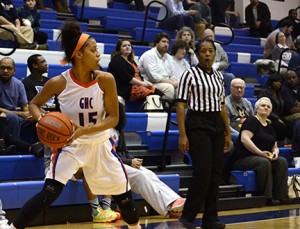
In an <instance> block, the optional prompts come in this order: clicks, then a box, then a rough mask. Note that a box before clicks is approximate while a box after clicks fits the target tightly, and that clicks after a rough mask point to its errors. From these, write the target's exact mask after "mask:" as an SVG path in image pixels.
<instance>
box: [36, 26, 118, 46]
mask: <svg viewBox="0 0 300 229" xmlns="http://www.w3.org/2000/svg"><path fill="white" fill-rule="evenodd" d="M40 31H42V32H45V33H47V34H48V42H49V41H51V40H54V41H55V42H56V40H57V37H58V35H59V33H60V30H59V29H46V28H41V29H40ZM88 34H89V35H91V36H92V37H93V38H94V39H95V40H96V42H98V43H111V44H116V43H117V42H118V41H119V38H120V37H119V34H108V33H95V32H88ZM103 45H104V44H103ZM49 50H52V49H50V48H49Z"/></svg>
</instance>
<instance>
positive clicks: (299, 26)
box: [276, 9, 300, 39]
mask: <svg viewBox="0 0 300 229" xmlns="http://www.w3.org/2000/svg"><path fill="white" fill-rule="evenodd" d="M297 17H298V13H297V10H296V9H290V10H289V14H288V16H287V17H285V18H283V19H281V20H280V21H279V22H278V23H277V26H276V28H280V27H281V23H282V22H283V21H284V20H285V19H289V20H291V21H292V22H293V27H294V30H293V32H292V38H293V39H295V38H296V37H297V36H298V35H300V23H299V22H298V19H297Z"/></svg>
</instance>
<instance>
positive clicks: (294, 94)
mask: <svg viewBox="0 0 300 229" xmlns="http://www.w3.org/2000/svg"><path fill="white" fill-rule="evenodd" d="M281 96H282V99H283V100H284V110H283V114H284V118H285V119H286V120H287V121H290V122H296V123H295V126H298V125H297V124H298V122H300V85H299V78H298V77H297V74H296V72H295V71H293V70H288V71H287V73H286V83H285V84H284V85H283V86H282V89H281ZM295 131H296V132H295ZM292 142H293V145H292V149H293V151H294V152H296V154H298V155H299V156H300V131H298V128H297V130H294V131H293V136H292Z"/></svg>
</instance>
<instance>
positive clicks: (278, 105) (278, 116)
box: [258, 73, 287, 141]
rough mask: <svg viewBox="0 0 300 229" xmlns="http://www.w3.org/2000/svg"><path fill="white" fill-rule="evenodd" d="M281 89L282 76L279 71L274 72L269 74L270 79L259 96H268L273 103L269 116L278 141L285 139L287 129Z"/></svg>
mask: <svg viewBox="0 0 300 229" xmlns="http://www.w3.org/2000/svg"><path fill="white" fill-rule="evenodd" d="M280 89H281V76H280V75H278V74H277V73H273V74H271V75H270V76H269V79H268V81H267V83H266V85H265V88H264V89H263V90H262V91H261V92H260V94H259V96H258V98H262V97H267V98H269V99H270V100H271V103H272V107H273V109H272V112H271V114H270V116H269V117H268V118H269V119H270V120H271V122H272V126H273V128H274V131H275V133H276V138H277V141H282V140H284V139H285V137H286V134H287V130H286V124H285V122H286V121H285V120H284V119H283V115H282V114H283V113H282V112H283V103H284V101H283V99H282V97H281V95H280Z"/></svg>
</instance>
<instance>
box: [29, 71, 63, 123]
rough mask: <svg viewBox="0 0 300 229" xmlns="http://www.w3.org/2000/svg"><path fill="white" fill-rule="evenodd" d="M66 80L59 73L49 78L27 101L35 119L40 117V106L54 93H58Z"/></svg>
mask: <svg viewBox="0 0 300 229" xmlns="http://www.w3.org/2000/svg"><path fill="white" fill-rule="evenodd" d="M65 85H66V80H65V79H64V78H63V76H61V75H59V76H56V77H53V78H51V79H50V80H48V81H47V83H46V84H45V85H44V87H43V89H42V90H41V92H39V93H38V94H37V95H36V96H35V97H34V98H33V99H32V100H31V101H30V103H29V112H30V113H31V115H32V116H33V118H34V119H35V120H39V118H40V117H41V107H42V106H43V105H44V104H45V103H46V102H47V101H48V100H49V99H50V98H51V97H52V96H54V95H59V94H60V93H61V92H62V90H63V89H64V88H65Z"/></svg>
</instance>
